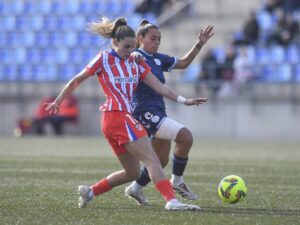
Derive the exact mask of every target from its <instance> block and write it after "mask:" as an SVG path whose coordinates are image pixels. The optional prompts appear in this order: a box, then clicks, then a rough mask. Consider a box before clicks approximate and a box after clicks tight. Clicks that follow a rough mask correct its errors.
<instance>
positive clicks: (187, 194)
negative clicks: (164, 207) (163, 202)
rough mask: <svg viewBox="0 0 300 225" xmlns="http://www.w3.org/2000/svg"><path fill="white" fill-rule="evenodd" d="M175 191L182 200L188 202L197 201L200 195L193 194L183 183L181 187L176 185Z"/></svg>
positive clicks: (174, 186)
mask: <svg viewBox="0 0 300 225" xmlns="http://www.w3.org/2000/svg"><path fill="white" fill-rule="evenodd" d="M173 189H174V191H176V192H177V193H178V194H179V195H180V196H181V197H182V198H185V199H188V200H195V199H197V198H198V195H197V194H195V193H193V192H191V190H190V189H189V188H188V187H187V186H186V184H185V183H181V184H180V185H174V184H173Z"/></svg>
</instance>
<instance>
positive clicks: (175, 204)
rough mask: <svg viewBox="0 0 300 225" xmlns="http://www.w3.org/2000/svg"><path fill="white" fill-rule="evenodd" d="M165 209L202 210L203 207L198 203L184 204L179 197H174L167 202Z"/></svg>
mask: <svg viewBox="0 0 300 225" xmlns="http://www.w3.org/2000/svg"><path fill="white" fill-rule="evenodd" d="M165 209H167V210H170V211H200V210H201V208H200V207H199V206H196V205H189V204H184V203H182V202H180V201H178V200H177V199H172V200H170V201H168V202H167V204H166V206H165Z"/></svg>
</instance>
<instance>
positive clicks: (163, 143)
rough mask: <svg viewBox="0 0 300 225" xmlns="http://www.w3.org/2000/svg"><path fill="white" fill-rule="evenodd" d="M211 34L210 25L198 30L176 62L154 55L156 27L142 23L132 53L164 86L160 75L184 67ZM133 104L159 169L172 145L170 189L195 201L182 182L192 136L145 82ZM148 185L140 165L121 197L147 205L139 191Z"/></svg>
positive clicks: (156, 37)
mask: <svg viewBox="0 0 300 225" xmlns="http://www.w3.org/2000/svg"><path fill="white" fill-rule="evenodd" d="M213 34H214V33H213V27H212V26H208V27H207V28H206V29H205V30H204V31H202V30H201V32H200V33H199V36H198V40H197V43H196V44H195V45H194V46H193V47H192V48H191V49H190V50H189V51H188V52H187V53H186V55H185V56H184V57H182V58H180V59H177V58H175V57H171V56H169V55H166V54H161V53H158V52H157V51H158V48H159V45H160V40H161V33H160V31H159V29H158V27H157V26H156V25H154V24H151V23H149V22H148V21H147V20H144V21H142V23H141V25H140V27H139V29H138V31H137V47H138V49H137V50H136V51H135V54H137V55H140V56H142V57H143V58H144V59H145V62H146V63H147V64H148V65H149V66H150V67H151V71H152V73H153V74H154V75H155V76H156V77H157V78H158V79H159V81H160V82H161V83H163V84H164V83H165V77H164V72H166V71H170V70H172V69H185V68H186V67H188V66H189V65H190V64H191V62H192V61H193V60H194V59H195V57H196V56H197V54H198V53H199V51H200V50H201V48H202V46H203V45H204V44H205V43H206V42H207V41H208V39H209V38H211V37H212V36H213ZM133 105H134V112H133V115H134V117H135V118H136V119H137V120H138V121H139V122H140V123H141V124H143V126H144V128H145V129H146V130H147V132H148V135H149V136H150V137H151V143H152V146H153V148H154V150H155V151H156V153H157V155H158V157H159V159H160V161H161V164H162V167H163V168H164V167H165V166H166V165H167V164H168V160H169V154H170V149H171V141H174V142H175V148H174V153H173V157H172V158H173V165H172V166H173V167H172V177H171V183H172V186H173V189H174V190H175V191H176V192H177V193H178V194H179V195H180V196H181V197H183V198H186V199H188V200H195V199H197V197H198V196H197V194H195V193H193V192H192V191H191V190H190V189H189V188H188V186H187V185H186V184H185V182H184V179H183V174H184V170H185V168H186V165H187V162H188V155H189V151H190V149H191V147H192V144H193V136H192V133H191V132H190V131H189V130H188V129H187V128H186V127H185V126H184V125H182V124H180V123H178V122H177V121H175V120H173V119H171V118H169V117H168V116H167V114H166V108H165V103H164V101H163V96H162V95H160V94H159V93H157V92H156V91H155V90H154V89H153V88H152V87H149V86H148V85H147V84H145V83H140V84H139V85H138V87H137V90H136V92H135V94H134V98H133ZM149 182H150V176H149V173H148V170H147V168H146V166H143V167H142V169H141V175H140V177H139V179H137V180H136V181H134V182H133V183H132V184H131V185H130V186H128V187H127V188H126V189H125V195H126V196H128V197H130V198H132V199H134V200H135V201H136V202H137V203H138V204H139V205H148V204H149V201H148V200H147V199H146V197H145V196H144V194H143V191H142V188H143V187H145V186H146V185H147V184H148V183H149Z"/></svg>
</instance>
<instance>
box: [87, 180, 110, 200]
mask: <svg viewBox="0 0 300 225" xmlns="http://www.w3.org/2000/svg"><path fill="white" fill-rule="evenodd" d="M112 188H113V187H112V186H111V185H110V184H109V183H108V180H107V178H103V179H102V180H100V181H99V182H97V183H96V184H94V185H93V186H92V189H93V193H94V195H95V196H97V195H100V194H102V193H105V192H107V191H110V190H111V189H112Z"/></svg>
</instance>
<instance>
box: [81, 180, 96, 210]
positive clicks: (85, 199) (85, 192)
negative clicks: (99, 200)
mask: <svg viewBox="0 0 300 225" xmlns="http://www.w3.org/2000/svg"><path fill="white" fill-rule="evenodd" d="M91 191H92V188H90V187H88V186H83V185H80V186H78V194H79V203H78V206H79V208H84V207H86V205H87V204H88V203H89V202H90V201H92V199H93V198H91V197H89V193H90V192H91Z"/></svg>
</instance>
